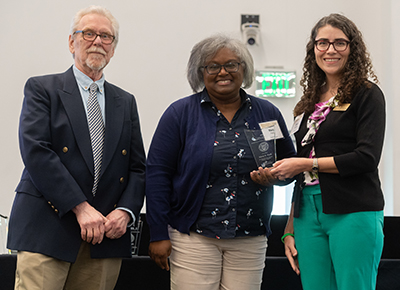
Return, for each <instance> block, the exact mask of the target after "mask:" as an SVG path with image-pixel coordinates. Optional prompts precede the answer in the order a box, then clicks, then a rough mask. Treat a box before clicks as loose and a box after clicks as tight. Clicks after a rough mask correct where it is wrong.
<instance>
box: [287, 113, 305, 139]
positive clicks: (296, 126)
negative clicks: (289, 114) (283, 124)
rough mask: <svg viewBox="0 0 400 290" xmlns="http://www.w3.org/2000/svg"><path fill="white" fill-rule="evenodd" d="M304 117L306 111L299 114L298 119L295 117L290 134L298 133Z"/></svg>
mask: <svg viewBox="0 0 400 290" xmlns="http://www.w3.org/2000/svg"><path fill="white" fill-rule="evenodd" d="M303 117H304V113H303V114H301V115H298V116H297V117H296V119H294V123H293V126H292V129H291V130H290V135H292V134H294V133H296V132H297V131H299V128H300V124H301V121H302V120H303Z"/></svg>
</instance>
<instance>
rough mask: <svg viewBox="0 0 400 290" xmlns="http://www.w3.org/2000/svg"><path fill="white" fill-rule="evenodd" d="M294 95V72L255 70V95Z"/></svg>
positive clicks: (288, 96)
mask: <svg viewBox="0 0 400 290" xmlns="http://www.w3.org/2000/svg"><path fill="white" fill-rule="evenodd" d="M295 95H296V72H294V71H261V70H260V71H256V96H257V97H277V98H293V97H295Z"/></svg>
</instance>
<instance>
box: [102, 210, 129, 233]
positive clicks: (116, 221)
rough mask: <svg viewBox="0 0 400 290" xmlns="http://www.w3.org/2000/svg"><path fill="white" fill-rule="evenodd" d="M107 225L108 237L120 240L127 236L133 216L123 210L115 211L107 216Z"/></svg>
mask: <svg viewBox="0 0 400 290" xmlns="http://www.w3.org/2000/svg"><path fill="white" fill-rule="evenodd" d="M106 218H107V222H106V223H105V231H106V237H107V238H109V239H119V238H120V237H122V235H124V234H125V232H126V228H127V226H128V223H129V221H130V220H131V216H130V215H129V214H128V213H127V212H126V211H124V210H122V209H115V210H113V211H112V212H110V213H109V214H108V215H107V217H106Z"/></svg>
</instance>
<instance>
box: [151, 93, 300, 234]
mask: <svg viewBox="0 0 400 290" xmlns="http://www.w3.org/2000/svg"><path fill="white" fill-rule="evenodd" d="M241 93H242V94H245V95H246V93H245V92H244V91H241ZM202 94H207V91H206V90H204V91H203V92H200V93H197V94H194V95H191V96H189V97H186V98H183V99H180V100H178V101H176V102H174V103H173V104H171V105H170V106H169V107H168V109H167V110H166V111H165V112H164V114H163V116H162V117H161V119H160V121H159V124H158V127H157V129H156V131H155V134H154V136H153V140H152V143H151V146H150V150H149V154H148V159H147V166H146V204H147V206H146V219H147V222H148V224H149V227H150V236H151V237H150V240H151V241H158V240H167V239H169V235H168V225H171V226H172V227H173V228H175V229H177V230H178V231H180V232H182V233H187V234H189V229H190V227H191V226H192V225H193V223H194V222H195V221H196V219H197V216H198V213H199V210H200V208H201V205H202V202H203V198H204V195H205V191H206V186H207V181H208V177H209V171H210V166H211V159H212V154H213V148H214V141H215V132H216V124H217V121H218V120H219V118H218V117H217V116H216V115H215V114H211V113H210V112H209V111H208V110H206V108H205V107H203V105H202V104H201V99H202ZM248 97H249V98H250V99H251V103H252V106H253V109H252V110H251V111H250V113H249V116H248V118H247V119H246V121H247V122H248V124H249V128H250V129H260V128H259V125H258V124H259V123H261V122H266V121H271V120H277V121H278V123H279V125H280V128H281V130H282V133H283V135H284V139H279V140H277V143H276V144H277V145H276V147H277V157H278V159H282V158H287V157H293V156H295V150H294V147H293V142H292V140H291V138H290V137H289V134H288V131H287V128H286V124H285V121H284V119H283V117H282V115H281V113H280V111H279V110H278V109H277V108H276V107H275V106H274V105H272V104H271V103H270V102H268V101H266V100H262V99H259V98H255V97H253V96H248ZM268 191H269V192H270V194H269V196H270V199H265V200H266V204H265V211H266V212H265V215H264V216H265V220H264V224H265V226H266V229H267V234H270V233H271V231H270V228H269V219H270V213H271V210H272V202H273V200H272V199H273V194H272V193H273V188H272V187H271V188H269V189H268Z"/></svg>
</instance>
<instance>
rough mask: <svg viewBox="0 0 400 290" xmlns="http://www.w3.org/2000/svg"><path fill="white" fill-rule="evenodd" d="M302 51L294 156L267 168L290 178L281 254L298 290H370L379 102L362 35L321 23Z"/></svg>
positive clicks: (341, 22)
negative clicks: (298, 276)
mask: <svg viewBox="0 0 400 290" xmlns="http://www.w3.org/2000/svg"><path fill="white" fill-rule="evenodd" d="M306 51H307V55H306V57H305V62H304V68H303V77H302V79H301V82H300V84H301V86H302V87H303V90H304V95H303V96H302V97H301V99H300V101H299V102H298V104H297V105H296V107H295V109H294V115H295V117H296V119H295V126H294V128H297V131H296V132H295V134H294V135H295V137H296V144H297V151H298V153H297V157H294V158H288V159H284V160H280V161H278V162H276V163H275V164H274V169H272V170H271V172H272V173H273V174H274V175H275V176H278V178H279V179H281V180H284V179H285V178H291V177H294V176H296V186H295V190H294V195H293V200H292V210H291V213H290V216H289V220H288V223H287V226H286V228H285V233H284V236H283V237H282V241H283V242H284V243H285V252H286V256H287V257H288V259H289V261H290V263H291V265H292V268H293V270H294V271H296V272H297V273H298V274H300V271H301V281H302V285H303V289H304V290H314V289H315V290H321V289H323V290H333V289H339V290H354V289H363V290H369V289H375V287H376V277H377V271H378V265H379V261H380V257H381V254H382V248H383V207H384V198H383V193H382V190H381V186H380V181H379V175H378V163H379V160H380V157H381V152H382V146H383V139H384V131H385V100H384V96H383V93H382V92H381V90H380V89H379V88H378V86H377V85H376V84H375V83H376V82H377V77H376V75H375V74H374V72H373V69H372V64H371V60H370V57H369V53H368V52H367V49H366V46H365V44H364V41H363V38H362V34H361V32H360V31H359V30H358V28H357V27H356V25H355V24H354V23H353V22H352V21H350V20H349V19H348V18H346V17H345V16H343V15H340V14H331V15H329V16H326V17H323V18H322V19H321V20H319V22H318V23H317V24H316V25H315V26H314V28H313V29H312V31H311V37H310V40H309V42H308V44H307V48H306ZM371 80H372V81H373V82H372V81H371Z"/></svg>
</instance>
